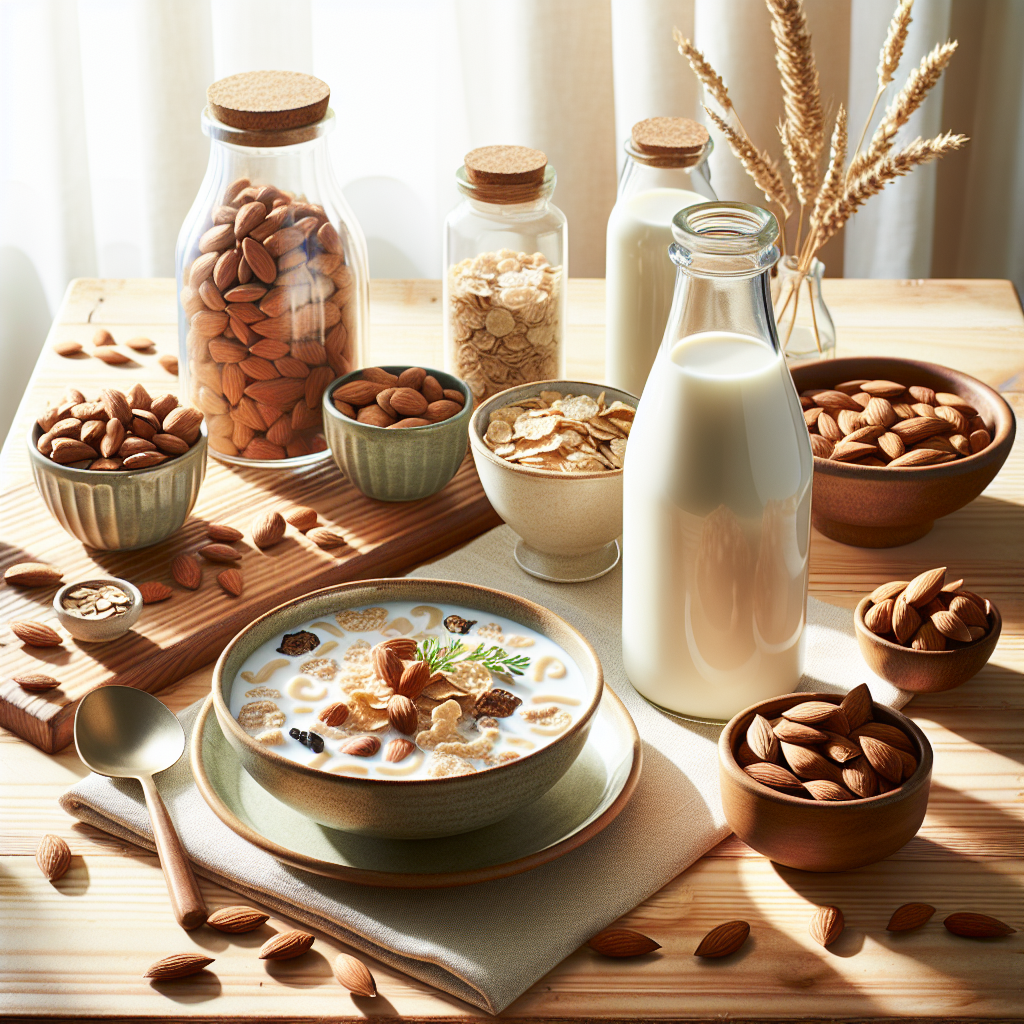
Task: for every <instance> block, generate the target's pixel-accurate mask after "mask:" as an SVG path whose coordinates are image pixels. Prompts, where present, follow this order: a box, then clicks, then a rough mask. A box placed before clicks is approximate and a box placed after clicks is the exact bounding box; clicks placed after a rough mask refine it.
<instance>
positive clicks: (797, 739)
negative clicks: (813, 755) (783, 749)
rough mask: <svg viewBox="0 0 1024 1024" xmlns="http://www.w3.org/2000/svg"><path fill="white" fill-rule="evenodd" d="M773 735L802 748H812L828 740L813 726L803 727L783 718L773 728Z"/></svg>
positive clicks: (799, 723)
mask: <svg viewBox="0 0 1024 1024" xmlns="http://www.w3.org/2000/svg"><path fill="white" fill-rule="evenodd" d="M774 732H775V735H776V737H777V738H778V739H780V740H785V741H786V742H787V743H799V744H801V745H803V746H814V745H815V744H816V743H824V742H825V740H826V739H827V738H828V737H826V735H825V733H824V732H823V731H822V730H821V729H815V728H814V726H813V725H804V724H803V723H802V722H790V721H787V720H786V719H785V718H783V719H782V720H781V721H780V722H778V723H777V724H776V725H775V727H774Z"/></svg>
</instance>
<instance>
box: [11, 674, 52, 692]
mask: <svg viewBox="0 0 1024 1024" xmlns="http://www.w3.org/2000/svg"><path fill="white" fill-rule="evenodd" d="M13 678H14V681H15V682H16V683H17V684H18V685H19V686H20V687H21V688H22V689H23V690H24V691H25V692H26V693H46V691H47V690H55V689H56V688H57V687H58V686H60V683H59V682H58V681H57V680H56V679H54V678H53V676H45V675H41V674H38V673H37V674H34V675H29V676H14V677H13Z"/></svg>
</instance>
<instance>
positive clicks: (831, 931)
mask: <svg viewBox="0 0 1024 1024" xmlns="http://www.w3.org/2000/svg"><path fill="white" fill-rule="evenodd" d="M845 927H846V923H845V921H844V920H843V912H842V911H841V910H840V909H839V908H838V907H818V909H817V910H816V911H815V912H814V917H812V918H811V923H810V925H809V926H808V931H809V932H810V933H811V938H812V939H814V941H815V942H817V943H819V944H820V945H822V946H831V945H832V943H833V942H835V941H836V939H838V938H839V936H840V935H842V934H843V928H845Z"/></svg>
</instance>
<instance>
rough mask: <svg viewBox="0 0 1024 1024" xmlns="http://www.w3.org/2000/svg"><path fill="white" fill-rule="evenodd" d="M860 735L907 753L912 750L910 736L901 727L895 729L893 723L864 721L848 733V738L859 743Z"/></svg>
mask: <svg viewBox="0 0 1024 1024" xmlns="http://www.w3.org/2000/svg"><path fill="white" fill-rule="evenodd" d="M862 736H870V737H872V738H873V739H876V740H881V741H882V742H883V743H888V744H889V746H890V747H895V748H896V749H897V750H905V751H906V752H907V753H908V754H913V752H914V744H913V743H911V741H910V737H909V736H908V735H907V734H906V733H905V732H904V731H903V730H902V729H897V728H896V726H895V725H886V723H885V722H865V723H864V725H862V726H859V727H858V728H857V729H856V730H855V731H854V732H852V733H851V734H850V739H851V740H853V741H854V742H855V743H860V741H861V737H862Z"/></svg>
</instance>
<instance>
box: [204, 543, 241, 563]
mask: <svg viewBox="0 0 1024 1024" xmlns="http://www.w3.org/2000/svg"><path fill="white" fill-rule="evenodd" d="M199 554H201V555H202V556H203V558H205V559H206V560H207V561H208V562H222V563H225V562H226V563H230V562H237V561H238V560H239V559H240V558H241V557H242V552H241V551H238V550H236V549H235V548H233V547H231V546H230V545H228V544H204V545H203V546H202V547H201V548H200V549H199Z"/></svg>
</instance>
